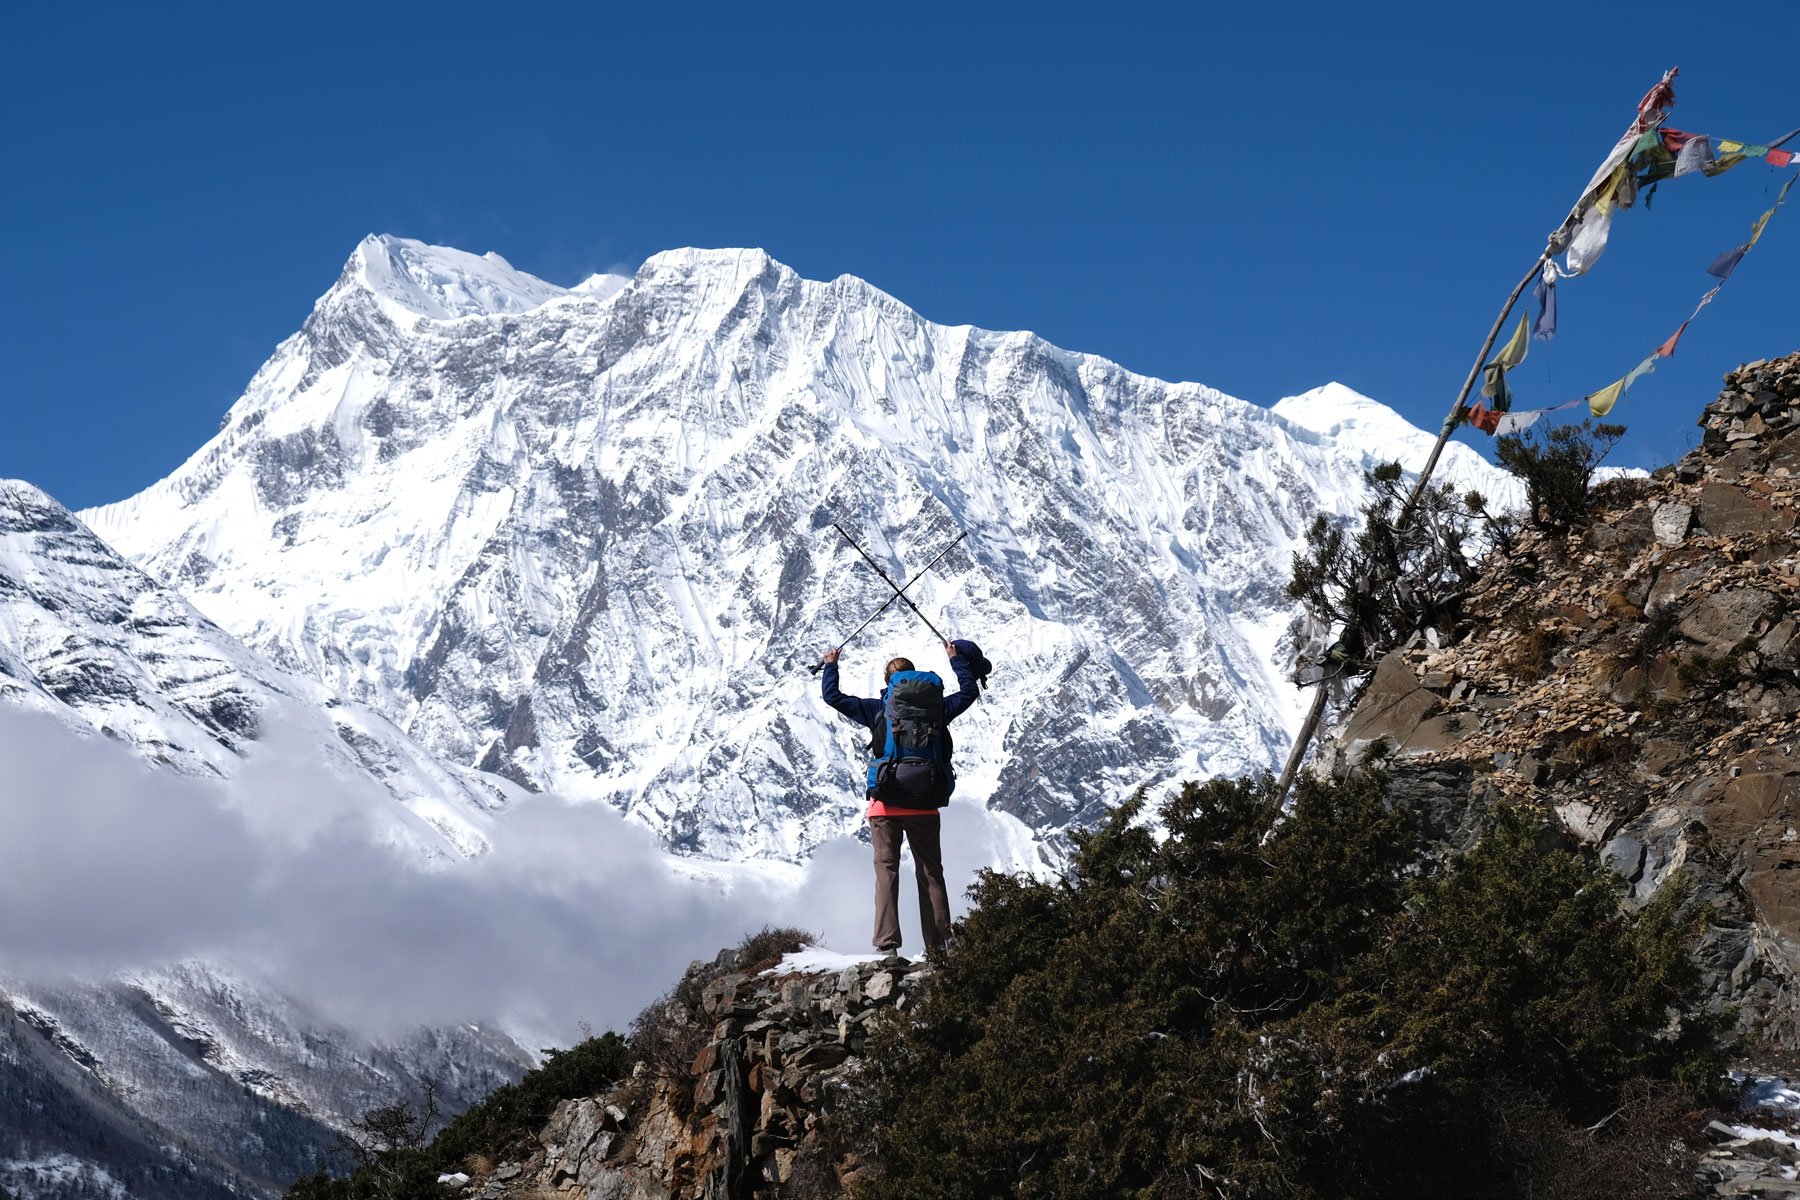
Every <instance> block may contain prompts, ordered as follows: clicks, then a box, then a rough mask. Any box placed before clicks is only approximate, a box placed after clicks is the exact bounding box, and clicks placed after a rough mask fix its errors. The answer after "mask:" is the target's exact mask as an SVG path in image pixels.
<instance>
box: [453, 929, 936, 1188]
mask: <svg viewBox="0 0 1800 1200" xmlns="http://www.w3.org/2000/svg"><path fill="white" fill-rule="evenodd" d="M730 954H731V952H730V951H727V952H725V953H723V954H721V955H720V957H719V959H718V960H715V962H714V963H712V964H701V963H696V964H694V966H692V967H690V968H689V971H688V978H687V979H686V980H684V985H695V984H697V985H698V988H697V992H698V999H699V1009H698V1013H697V1014H696V1016H698V1017H699V1018H700V1019H702V1020H704V1021H708V1022H711V1032H710V1034H709V1035H707V1036H705V1037H704V1039H703V1040H702V1041H701V1044H700V1049H699V1050H698V1052H697V1053H696V1054H695V1055H694V1057H693V1059H692V1061H691V1062H688V1063H686V1064H685V1065H684V1066H683V1067H670V1066H666V1065H665V1066H664V1067H662V1068H660V1069H659V1068H658V1067H656V1066H655V1065H653V1061H652V1060H650V1059H646V1060H644V1061H640V1062H639V1063H638V1064H637V1067H636V1069H635V1070H634V1072H633V1074H632V1077H631V1078H630V1079H629V1080H627V1081H626V1082H625V1083H624V1084H622V1085H621V1086H620V1087H619V1088H617V1089H615V1090H614V1091H613V1092H611V1093H609V1094H606V1095H601V1096H591V1097H584V1098H580V1099H572V1100H565V1101H564V1102H563V1103H562V1104H560V1105H559V1106H558V1107H557V1109H556V1111H555V1113H554V1114H553V1115H552V1116H551V1118H550V1121H549V1123H548V1124H547V1125H546V1126H545V1127H544V1130H543V1132H542V1133H540V1134H539V1135H538V1139H537V1147H536V1148H535V1149H534V1150H533V1152H532V1153H531V1154H530V1155H529V1156H528V1157H527V1158H525V1159H523V1160H522V1161H510V1162H502V1163H498V1164H492V1165H491V1169H488V1170H485V1171H478V1172H477V1173H475V1174H473V1175H472V1176H471V1177H470V1178H469V1179H468V1180H467V1181H466V1182H460V1183H458V1184H455V1185H453V1186H452V1187H451V1188H450V1190H449V1191H448V1192H447V1194H452V1195H457V1196H462V1197H466V1198H469V1200H526V1198H527V1197H531V1198H534V1200H535V1198H538V1197H551V1196H554V1197H564V1196H568V1197H583V1198H587V1200H702V1198H704V1200H714V1198H724V1197H744V1198H746V1200H747V1198H750V1197H764V1196H767V1197H774V1196H778V1195H779V1196H784V1197H813V1196H819V1197H824V1196H839V1195H843V1194H844V1193H845V1191H846V1189H847V1188H848V1187H849V1186H850V1185H851V1184H852V1183H853V1182H854V1181H855V1179H856V1178H857V1177H858V1175H859V1173H860V1172H862V1171H863V1170H865V1169H866V1163H865V1160H864V1157H863V1153H862V1149H861V1148H859V1147H858V1146H857V1145H854V1144H853V1141H852V1140H851V1139H848V1138H847V1137H846V1136H845V1130H846V1129H848V1128H853V1127H854V1125H855V1122H854V1120H849V1121H845V1120H842V1119H840V1118H841V1117H842V1116H843V1114H845V1113H846V1112H847V1111H849V1110H853V1109H854V1108H855V1106H856V1103H857V1099H858V1085H857V1075H858V1072H859V1070H860V1069H861V1065H862V1061H863V1057H864V1054H865V1052H866V1050H867V1048H868V1040H869V1033H870V1031H871V1029H872V1028H873V1027H874V1025H875V1024H876V1023H878V1022H880V1021H882V1020H884V1019H886V1018H888V1017H890V1016H891V1015H893V1014H895V1013H903V1012H907V1011H909V1010H911V1009H912V1008H913V1007H914V1006H915V1005H916V1004H917V1003H918V1002H919V999H920V997H921V995H922V994H923V991H924V989H925V987H926V986H927V983H928V981H929V979H930V976H931V967H930V966H929V965H927V964H924V963H908V962H906V961H905V960H889V961H887V962H881V961H875V960H864V961H848V962H846V963H845V964H844V965H842V966H840V967H835V968H833V969H828V970H820V969H794V968H792V967H787V966H784V965H782V964H779V963H778V964H776V965H774V966H772V967H768V968H767V969H764V970H761V971H738V970H735V969H733V964H732V963H731V962H730V961H729V960H730ZM702 981H704V982H702ZM681 991H682V989H681V988H678V989H677V994H680V992H681ZM477 1165H478V1166H488V1165H489V1164H477Z"/></svg>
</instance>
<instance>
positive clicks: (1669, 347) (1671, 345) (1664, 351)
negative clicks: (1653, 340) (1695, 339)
mask: <svg viewBox="0 0 1800 1200" xmlns="http://www.w3.org/2000/svg"><path fill="white" fill-rule="evenodd" d="M1693 319H1694V318H1692V317H1689V318H1688V319H1687V321H1683V322H1682V323H1681V328H1680V329H1677V330H1676V331H1675V332H1674V333H1673V334H1671V335H1669V340H1668V341H1666V342H1664V343H1663V344H1662V345H1660V346H1658V347H1657V348H1656V352H1657V353H1658V354H1660V355H1662V356H1663V357H1664V358H1669V357H1672V356H1673V355H1674V353H1675V343H1676V342H1679V341H1680V340H1681V335H1682V334H1684V333H1686V332H1687V327H1688V321H1692V320H1693Z"/></svg>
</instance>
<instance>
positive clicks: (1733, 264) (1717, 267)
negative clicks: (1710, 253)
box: [1706, 246, 1750, 296]
mask: <svg viewBox="0 0 1800 1200" xmlns="http://www.w3.org/2000/svg"><path fill="white" fill-rule="evenodd" d="M1749 249H1750V247H1749V246H1739V247H1738V248H1737V249H1735V250H1727V251H1726V252H1725V253H1723V254H1721V255H1719V257H1717V258H1715V259H1713V264H1712V266H1710V267H1708V268H1706V273H1707V274H1708V275H1711V276H1713V277H1714V278H1715V279H1730V278H1731V273H1732V272H1733V271H1735V270H1737V265H1738V263H1739V262H1740V261H1742V260H1743V257H1744V254H1745V252H1746V251H1748V250H1749ZM1736 294H1737V293H1736V292H1733V293H1732V295H1734V296H1735V295H1736Z"/></svg>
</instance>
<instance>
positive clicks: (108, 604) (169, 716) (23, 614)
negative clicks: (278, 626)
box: [0, 480, 517, 861]
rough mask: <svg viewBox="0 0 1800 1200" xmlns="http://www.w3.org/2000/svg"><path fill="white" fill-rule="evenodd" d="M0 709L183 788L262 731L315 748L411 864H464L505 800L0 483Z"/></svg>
mask: <svg viewBox="0 0 1800 1200" xmlns="http://www.w3.org/2000/svg"><path fill="white" fill-rule="evenodd" d="M0 703H11V704H17V705H20V706H22V707H26V708H30V709H35V710H37V711H41V712H46V713H49V714H50V715H52V716H54V717H55V718H57V719H58V720H59V721H61V722H62V723H63V724H64V725H65V726H67V727H69V728H70V729H73V730H77V731H79V732H82V733H84V734H87V735H88V736H92V734H94V733H100V734H104V735H105V736H107V737H110V738H113V739H116V740H118V741H121V742H124V743H125V744H127V745H130V746H132V747H133V748H134V749H136V750H137V751H138V753H139V754H141V755H142V756H143V757H144V758H145V759H147V760H148V761H150V762H152V763H155V764H157V765H160V766H162V767H165V768H168V769H171V770H174V771H176V772H179V773H181V774H184V775H190V776H195V777H198V778H214V779H216V778H227V777H230V776H233V775H235V774H237V773H238V772H239V771H240V770H242V769H243V767H244V765H245V763H246V762H247V761H248V760H249V759H251V758H252V757H253V756H255V755H256V754H257V753H258V752H259V750H258V744H259V742H260V741H261V740H262V739H263V737H264V734H265V732H266V730H267V729H268V728H269V727H271V726H273V727H279V728H280V729H281V731H282V733H283V736H284V737H290V738H295V739H298V740H299V741H300V742H302V743H303V744H306V745H309V746H311V747H313V748H315V750H316V757H317V759H318V760H320V761H323V762H326V763H329V764H333V765H334V766H335V768H336V769H337V771H338V772H339V773H340V774H341V775H342V776H343V778H344V779H345V781H346V785H347V787H349V786H352V785H355V784H358V783H361V784H373V785H375V786H374V787H373V788H371V789H370V790H369V791H368V793H367V794H368V795H371V796H385V797H388V798H391V799H392V800H394V801H398V803H397V804H394V805H392V806H391V808H387V809H381V810H377V811H374V812H372V813H371V814H370V816H371V818H372V820H373V821H374V827H375V828H377V829H381V830H384V831H385V832H384V833H383V834H382V835H381V840H383V841H384V842H386V843H387V844H389V845H393V846H395V847H397V848H401V849H403V851H404V852H405V854H406V856H407V857H409V858H412V859H414V860H418V861H431V860H433V859H449V858H454V857H457V856H461V855H468V854H472V853H477V852H479V851H480V850H481V848H482V847H484V846H485V845H486V844H487V839H486V836H485V834H484V832H483V830H484V829H485V828H487V827H488V824H489V822H490V821H491V820H492V819H493V814H494V813H496V812H498V811H499V810H501V809H503V808H504V807H505V806H506V804H507V803H508V802H509V800H510V799H511V798H512V797H513V796H515V795H516V794H517V793H516V791H515V790H513V789H511V788H510V787H509V785H507V784H506V783H505V782H504V781H501V780H497V779H494V778H492V777H491V776H482V775H479V774H477V773H475V772H472V771H467V770H464V771H458V770H457V769H456V768H454V767H447V766H445V765H443V764H441V763H439V762H438V761H437V760H436V759H435V758H434V757H433V756H432V755H431V754H429V753H428V752H426V751H424V750H423V749H421V748H420V747H419V746H418V745H417V744H416V743H414V742H413V741H412V740H411V739H410V738H408V737H407V736H406V735H405V734H404V733H402V732H401V731H400V730H399V729H397V728H395V727H394V725H393V723H392V722H390V721H389V720H387V719H386V718H385V717H382V716H381V715H379V714H378V713H374V712H371V711H369V710H367V709H366V708H363V707H361V706H359V705H354V704H345V703H343V702H341V701H338V700H337V699H336V698H334V697H332V696H329V695H328V694H327V693H326V692H325V690H324V689H323V688H322V687H321V686H320V685H319V684H318V683H317V681H315V680H311V679H304V678H299V677H295V676H292V675H289V674H287V673H285V672H282V671H280V670H278V669H276V668H274V667H272V666H271V665H270V664H268V663H267V662H265V661H263V660H262V659H260V658H258V657H257V656H256V655H255V654H252V653H250V652H249V651H248V650H246V649H245V648H244V647H243V646H242V645H240V644H239V643H238V641H237V640H236V639H235V638H233V637H232V636H231V635H230V634H229V633H227V632H225V631H224V630H222V629H220V628H218V627H217V626H216V625H214V624H213V623H212V622H210V621H208V620H207V619H206V618H205V617H202V616H201V615H200V614H199V613H197V612H195V611H194V609H193V608H192V606H190V605H189V604H188V603H187V601H185V600H183V599H182V598H181V597H180V596H179V595H177V594H176V593H175V592H173V591H171V590H169V589H168V588H165V587H162V586H161V585H159V584H157V583H156V582H155V581H154V580H153V579H151V578H150V577H148V576H147V575H145V574H144V573H143V572H142V571H140V570H138V569H137V568H135V567H133V566H132V565H131V564H129V563H127V562H126V561H125V560H123V559H122V558H120V557H119V556H118V555H117V554H116V553H115V552H114V551H113V550H112V549H111V547H109V546H107V545H106V544H105V543H104V542H102V541H101V540H100V539H99V538H98V537H96V536H95V535H94V534H93V533H92V532H91V531H89V530H88V529H87V528H86V527H85V526H84V525H82V523H81V522H80V521H78V520H77V519H76V518H75V517H74V516H73V515H72V514H71V513H70V512H69V511H68V510H67V509H65V508H63V507H62V506H61V505H60V504H57V503H56V501H54V500H52V499H51V498H50V497H48V496H46V495H45V494H44V493H43V492H41V491H39V490H38V489H37V488H35V487H33V486H31V485H30V484H27V483H22V482H19V481H16V480H0Z"/></svg>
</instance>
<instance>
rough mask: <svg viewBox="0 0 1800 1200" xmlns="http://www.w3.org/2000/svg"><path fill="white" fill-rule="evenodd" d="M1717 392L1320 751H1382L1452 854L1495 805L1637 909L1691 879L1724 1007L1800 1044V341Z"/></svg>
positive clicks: (1378, 690)
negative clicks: (1696, 432)
mask: <svg viewBox="0 0 1800 1200" xmlns="http://www.w3.org/2000/svg"><path fill="white" fill-rule="evenodd" d="M1725 384H1726V387H1725V390H1724V392H1723V393H1721V395H1720V397H1719V399H1718V400H1717V401H1715V402H1714V403H1712V404H1709V405H1708V406H1707V407H1706V410H1705V413H1704V415H1703V416H1702V417H1701V424H1702V425H1704V426H1705V427H1706V429H1707V433H1706V437H1705V440H1704V442H1703V444H1702V446H1701V447H1700V449H1699V450H1697V451H1695V452H1693V453H1691V454H1689V455H1687V456H1686V457H1685V458H1683V459H1682V460H1681V461H1680V462H1679V463H1677V464H1675V465H1673V466H1670V467H1665V468H1663V469H1661V470H1659V471H1657V472H1655V473H1654V474H1653V475H1652V476H1651V478H1649V479H1647V480H1628V479H1620V480H1612V481H1609V482H1607V483H1604V484H1602V485H1600V486H1599V487H1598V488H1597V489H1596V493H1595V507H1594V511H1593V513H1592V517H1591V520H1590V521H1589V522H1588V523H1587V524H1586V525H1585V527H1582V528H1579V529H1577V530H1575V531H1573V532H1570V533H1568V534H1567V535H1556V536H1551V535H1547V534H1542V533H1536V532H1530V533H1527V534H1525V535H1524V536H1522V537H1521V538H1520V539H1519V540H1518V542H1517V544H1516V545H1515V546H1514V547H1513V548H1512V550H1511V552H1510V553H1497V554H1495V555H1493V556H1492V557H1491V559H1490V562H1489V564H1488V567H1487V569H1486V571H1485V573H1484V575H1483V577H1482V579H1481V580H1480V582H1479V583H1478V584H1477V585H1476V587H1475V589H1474V592H1473V595H1472V598H1471V601H1470V603H1469V605H1468V607H1467V611H1466V619H1465V620H1464V621H1463V622H1462V623H1461V624H1459V625H1457V626H1456V627H1455V628H1446V629H1441V630H1435V631H1432V633H1433V639H1432V640H1433V641H1435V642H1436V643H1437V644H1436V645H1435V646H1434V645H1432V644H1430V642H1428V641H1427V640H1426V639H1425V638H1424V637H1421V638H1419V639H1416V640H1415V643H1414V644H1412V645H1409V646H1406V647H1404V648H1402V649H1398V650H1395V651H1394V652H1392V653H1391V654H1389V655H1388V656H1387V658H1386V659H1384V660H1383V661H1382V663H1381V664H1380V666H1379V668H1378V670H1377V671H1376V672H1375V674H1374V677H1373V679H1372V680H1371V681H1370V684H1369V687H1368V689H1367V691H1366V692H1365V694H1364V695H1363V697H1362V698H1361V700H1360V702H1359V703H1358V704H1357V706H1356V708H1355V710H1354V712H1353V713H1352V714H1351V715H1350V717H1349V719H1348V720H1346V721H1345V722H1344V723H1343V725H1342V726H1341V727H1340V729H1339V730H1338V732H1337V734H1336V736H1335V738H1334V739H1333V740H1332V741H1331V742H1329V743H1328V744H1327V745H1326V746H1325V747H1323V748H1322V751H1321V756H1320V760H1319V761H1320V762H1321V764H1322V765H1325V766H1328V767H1330V768H1334V769H1342V768H1344V767H1346V766H1348V765H1351V764H1354V763H1356V762H1359V761H1361V760H1363V759H1364V758H1365V757H1367V756H1368V755H1369V754H1370V752H1371V750H1372V749H1375V748H1377V747H1379V748H1380V749H1381V750H1385V751H1388V752H1390V753H1391V762H1392V766H1393V770H1394V780H1395V783H1394V787H1395V795H1396V798H1397V799H1399V800H1402V801H1403V802H1405V803H1408V804H1410V805H1412V806H1413V807H1414V808H1415V809H1416V810H1417V811H1418V812H1419V813H1420V814H1421V817H1422V822H1423V824H1424V826H1425V828H1426V831H1427V833H1428V834H1429V835H1430V836H1433V837H1435V838H1437V839H1438V840H1440V841H1442V842H1444V843H1445V844H1447V845H1449V846H1453V847H1459V846H1465V845H1467V844H1468V842H1469V840H1470V839H1472V838H1473V836H1474V835H1475V832H1476V830H1477V829H1478V828H1479V825H1480V818H1481V814H1482V813H1483V812H1484V811H1485V810H1486V809H1487V808H1488V807H1489V806H1491V805H1492V804H1494V803H1496V802H1498V801H1502V800H1512V801H1522V802H1525V803H1528V804H1531V805H1533V806H1536V807H1539V808H1542V809H1545V810H1549V811H1552V812H1554V813H1555V814H1556V815H1557V816H1558V817H1559V818H1560V819H1561V822H1562V824H1563V826H1564V827H1565V828H1566V829H1567V830H1568V831H1569V833H1570V834H1571V835H1572V836H1574V837H1577V838H1580V839H1581V840H1583V841H1585V842H1588V843H1590V844H1592V845H1594V846H1596V847H1598V848H1599V849H1600V852H1601V854H1602V855H1603V857H1604V858H1605V859H1606V861H1608V862H1609V863H1610V864H1612V865H1613V866H1614V868H1615V869H1617V870H1618V871H1619V873H1620V874H1621V875H1623V876H1624V877H1625V878H1626V879H1627V880H1628V881H1629V885H1630V893H1629V899H1628V902H1629V903H1632V904H1642V903H1644V902H1646V901H1647V900H1648V899H1649V898H1650V897H1651V896H1652V895H1653V894H1654V893H1656V891H1657V890H1658V889H1659V888H1661V887H1662V886H1663V885H1664V884H1665V883H1666V882H1667V881H1668V880H1669V879H1671V878H1672V877H1673V876H1674V875H1675V874H1676V873H1677V872H1678V871H1680V872H1683V873H1684V874H1685V876H1686V877H1687V878H1688V879H1689V881H1690V882H1691V883H1692V884H1693V885H1694V887H1695V889H1696V897H1697V898H1698V899H1700V900H1704V901H1706V902H1707V903H1709V904H1710V905H1711V906H1712V907H1711V917H1710V925H1709V928H1708V931H1707V933H1706V936H1705V938H1704V941H1703V944H1702V947H1701V954H1702V956H1703V958H1704V961H1705V965H1706V969H1707V972H1708V977H1709V981H1710V985H1711V989H1712V993H1713V1004H1714V1006H1715V1007H1716V1008H1723V1007H1725V1006H1736V1007H1737V1009H1738V1011H1739V1017H1740V1022H1741V1024H1742V1026H1743V1028H1744V1029H1745V1030H1746V1031H1748V1030H1755V1031H1756V1032H1758V1033H1759V1034H1760V1035H1761V1036H1762V1038H1763V1039H1764V1041H1765V1043H1766V1044H1769V1045H1774V1046H1780V1047H1784V1048H1787V1049H1793V1048H1796V1047H1800V981H1797V979H1796V976H1797V974H1800V870H1797V869H1796V868H1800V617H1797V615H1796V614H1800V602H1797V601H1800V534H1797V533H1796V528H1795V526H1796V517H1797V515H1800V354H1796V355H1792V356H1789V357H1788V358H1785V359H1779V360H1775V361H1773V362H1758V363H1752V364H1748V365H1746V366H1744V367H1741V368H1739V369H1738V370H1736V371H1733V372H1731V373H1730V374H1728V375H1727V376H1726V377H1725Z"/></svg>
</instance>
